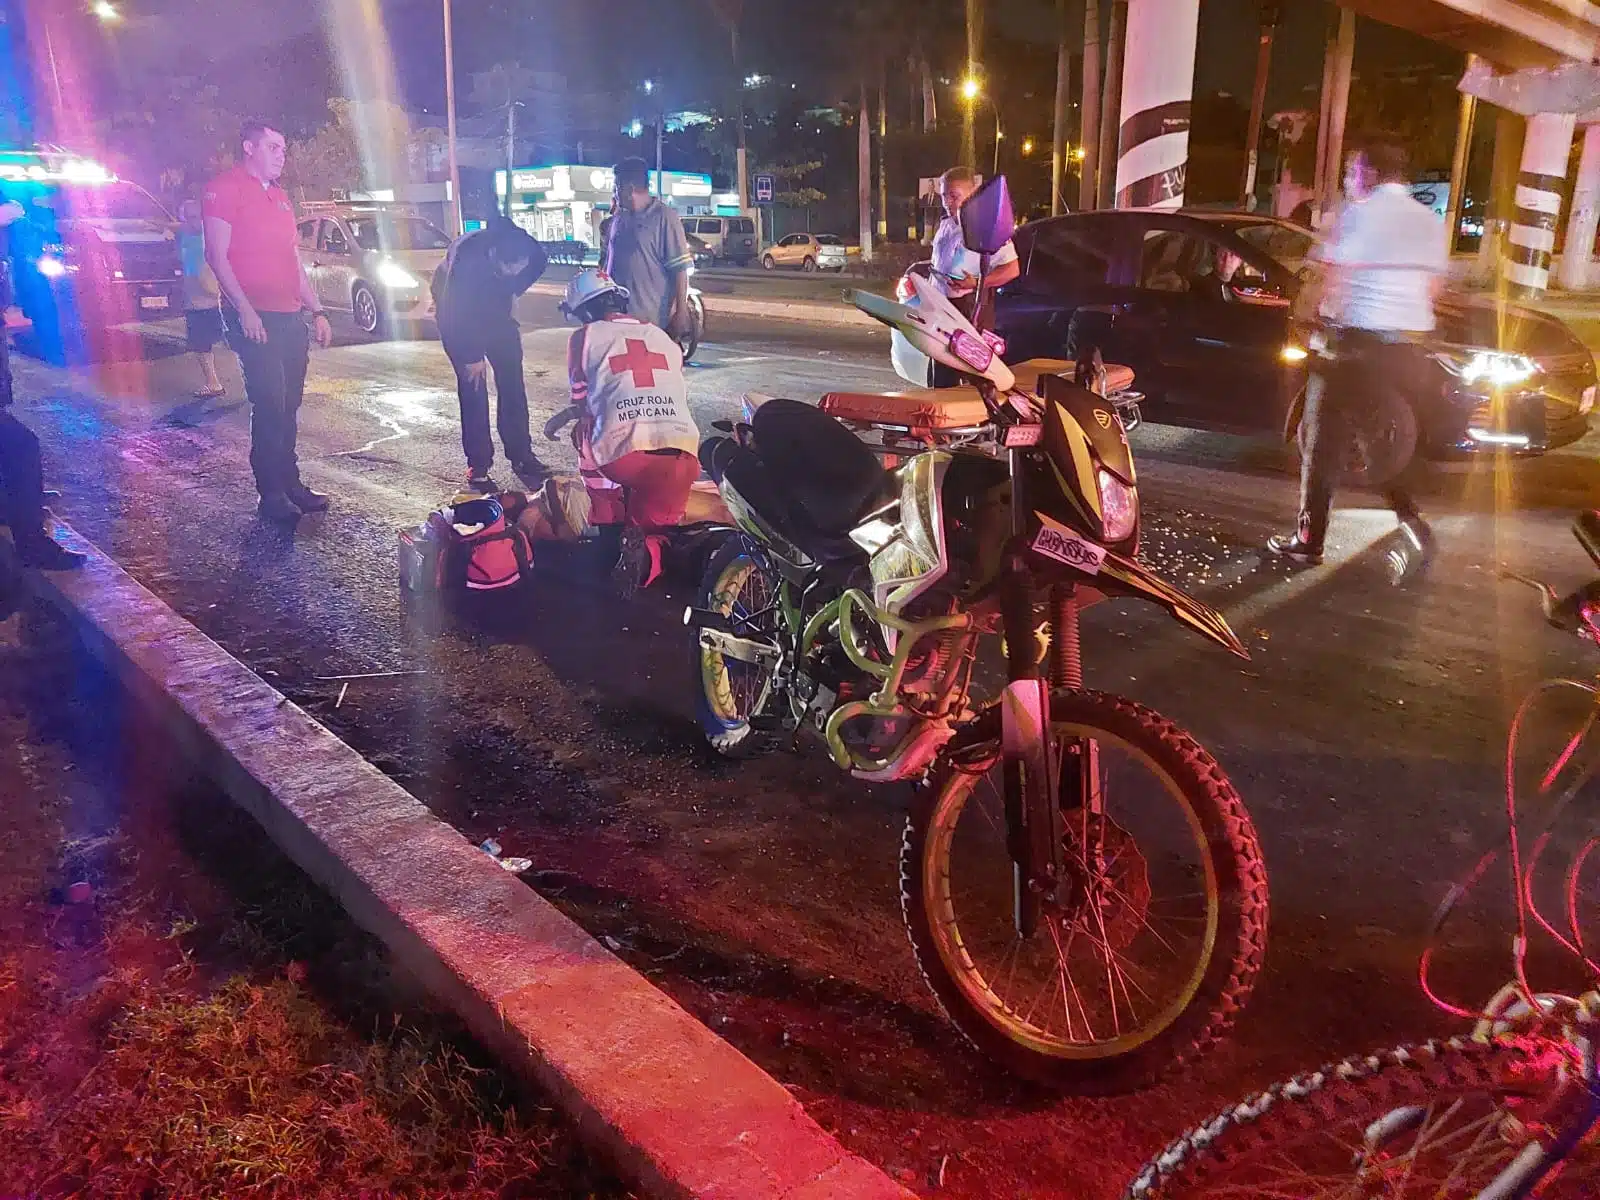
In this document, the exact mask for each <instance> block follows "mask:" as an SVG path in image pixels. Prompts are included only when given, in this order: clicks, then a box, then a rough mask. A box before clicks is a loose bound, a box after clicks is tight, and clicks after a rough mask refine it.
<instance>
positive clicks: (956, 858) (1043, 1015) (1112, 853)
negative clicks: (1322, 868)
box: [900, 690, 1267, 1093]
mask: <svg viewBox="0 0 1600 1200" xmlns="http://www.w3.org/2000/svg"><path fill="white" fill-rule="evenodd" d="M1050 720H1051V733H1052V736H1053V737H1055V738H1056V739H1057V744H1058V746H1062V747H1065V746H1070V745H1074V744H1078V743H1079V740H1080V739H1092V740H1093V741H1094V742H1095V743H1096V744H1097V746H1098V747H1099V753H1100V756H1101V757H1100V762H1101V773H1100V783H1101V789H1102V792H1103V795H1104V797H1105V806H1104V808H1103V809H1102V810H1101V813H1100V814H1099V815H1098V816H1093V817H1091V816H1089V815H1087V814H1085V813H1084V811H1083V810H1082V809H1076V810H1072V811H1065V812H1064V813H1063V815H1064V817H1065V825H1066V827H1067V828H1066V830H1065V831H1064V834H1065V837H1066V839H1067V842H1068V844H1067V846H1066V847H1065V858H1066V861H1067V863H1068V867H1069V874H1072V875H1074V876H1075V882H1073V883H1072V884H1071V885H1070V886H1069V885H1066V884H1064V885H1063V886H1061V887H1059V888H1058V889H1057V895H1056V897H1054V898H1053V899H1052V900H1051V901H1050V902H1049V903H1047V904H1045V905H1044V907H1043V911H1041V914H1040V919H1039V928H1038V929H1037V930H1036V932H1035V933H1034V934H1033V936H1032V937H1031V938H1030V939H1028V940H1026V941H1024V940H1023V939H1021V938H1019V937H1017V935H1016V932H1015V929H1014V928H1013V927H1012V926H1011V924H1010V920H1011V908H1010V905H1011V877H1010V866H1011V864H1010V860H1009V856H1008V855H1007V853H1006V849H1005V840H1006V835H1005V820H1004V812H1003V797H1002V794H1001V792H1000V790H999V789H998V788H994V789H993V795H994V797H995V799H997V800H999V801H1000V804H998V805H995V804H991V803H990V801H989V799H988V796H987V794H986V793H984V792H983V789H984V788H985V787H986V786H987V785H990V784H993V783H994V779H995V778H997V777H998V776H999V774H1000V771H1001V769H1002V768H1001V766H1000V759H999V753H1000V750H999V738H1000V719H999V713H998V709H991V710H990V711H989V712H987V713H985V714H984V716H982V717H980V718H979V722H978V724H977V725H976V726H975V727H974V728H973V729H972V730H971V731H970V732H967V733H964V734H958V735H957V739H956V741H955V742H953V743H952V747H959V748H958V749H956V750H955V753H954V754H953V755H951V756H948V757H947V758H946V759H945V760H942V761H941V764H940V765H939V767H938V768H937V769H936V773H935V775H934V777H933V779H932V780H931V781H930V784H929V785H928V786H927V787H926V788H924V789H922V791H921V792H920V793H919V795H918V798H917V800H916V802H915V804H914V806H913V809H912V812H911V815H910V817H909V818H908V820H907V822H906V828H905V838H904V841H903V843H902V846H901V853H900V883H901V910H902V914H903V916H904V918H905V924H906V932H907V933H908V935H909V936H910V938H911V946H912V950H913V951H914V953H915V955H916V959H917V964H918V966H919V967H920V968H921V970H922V974H923V977H924V979H926V981H927V983H928V986H929V987H930V988H931V989H932V990H933V993H934V995H935V997H936V998H937V999H938V1001H939V1004H940V1006H941V1007H942V1008H943V1009H944V1012H945V1014H946V1015H947V1016H948V1017H949V1018H950V1020H951V1022H952V1023H953V1024H954V1025H955V1026H956V1028H957V1029H959V1030H960V1031H961V1033H962V1034H963V1035H964V1036H965V1037H966V1039H967V1040H968V1041H969V1042H971V1043H972V1044H973V1046H974V1047H976V1048H977V1049H978V1051H979V1052H980V1053H982V1054H983V1055H985V1056H986V1057H988V1058H989V1059H991V1060H993V1061H994V1062H996V1063H997V1064H999V1065H1000V1066H1002V1067H1003V1068H1005V1069H1006V1070H1008V1071H1010V1072H1011V1073H1013V1074H1016V1075H1018V1076H1021V1077H1023V1078H1026V1079H1029V1080H1032V1081H1034V1082H1037V1083H1042V1084H1045V1085H1047V1086H1049V1087H1052V1088H1057V1089H1060V1090H1066V1091H1076V1092H1081V1093H1109V1092H1119V1091H1126V1090H1129V1089H1132V1088H1136V1087H1140V1086H1143V1085H1144V1084H1147V1083H1149V1082H1150V1081H1152V1080H1153V1079H1155V1078H1156V1077H1157V1076H1159V1075H1161V1074H1163V1073H1164V1072H1166V1071H1168V1070H1170V1069H1172V1068H1174V1067H1176V1066H1178V1065H1179V1064H1180V1063H1183V1062H1185V1061H1187V1060H1190V1059H1193V1058H1195V1057H1196V1056H1198V1055H1200V1054H1202V1053H1203V1052H1204V1051H1206V1050H1207V1049H1208V1048H1210V1047H1211V1046H1212V1045H1214V1044H1215V1043H1216V1042H1217V1041H1218V1040H1219V1039H1221V1037H1222V1036H1223V1035H1224V1034H1225V1032H1226V1031H1227V1029H1228V1027H1229V1026H1230V1025H1231V1024H1232V1022H1233V1020H1234V1018H1235V1016H1236V1015H1237V1014H1238V1012H1239V1010H1240V1009H1241V1008H1242V1007H1243V1005H1244V1003H1245V1001H1246V999H1247V998H1248V997H1249V995H1250V992H1251V989H1252V988H1253V987H1254V984H1255V979H1256V976H1257V974H1258V973H1259V971H1260V969H1261V963H1262V959H1263V957H1264V955H1265V951H1266V934H1267V875H1266V868H1265V867H1264V865H1263V864H1262V860H1261V849H1260V844H1259V842H1258V840H1257V838H1256V832H1255V828H1254V826H1253V825H1252V823H1251V821H1250V817H1249V815H1248V814H1247V813H1246V812H1245V808H1244V804H1243V802H1242V801H1241V800H1240V798H1239V794H1238V792H1236V791H1235V790H1234V788H1233V785H1232V784H1231V783H1229V782H1228V779H1227V777H1226V776H1225V775H1224V774H1223V772H1222V768H1221V767H1220V766H1218V765H1217V763H1216V761H1215V760H1214V759H1213V758H1212V757H1211V756H1210V755H1209V754H1207V753H1206V751H1205V750H1204V749H1203V748H1202V747H1201V746H1200V745H1199V744H1198V743H1197V742H1195V740H1194V739H1193V738H1192V737H1190V736H1189V735H1188V734H1187V733H1185V732H1184V731H1183V730H1181V729H1180V728H1178V727H1177V726H1176V725H1174V724H1173V723H1172V722H1171V721H1168V720H1167V719H1166V718H1164V717H1162V716H1160V715H1158V714H1157V713H1154V712H1152V711H1151V710H1149V709H1147V708H1144V707H1143V706H1141V705H1138V704H1135V703H1133V702H1132V701H1130V700H1125V699H1123V698H1121V697H1119V696H1112V695H1107V694H1104V693H1100V692H1083V691H1065V690H1064V691H1059V692H1056V693H1055V694H1054V695H1053V696H1052V697H1051V701H1050ZM1112 754H1118V755H1121V756H1123V757H1125V758H1126V759H1127V760H1128V761H1129V762H1131V763H1132V764H1133V765H1134V766H1135V767H1136V768H1138V769H1139V771H1140V772H1142V774H1143V775H1144V776H1146V777H1150V778H1153V779H1154V780H1155V781H1156V782H1157V783H1158V784H1159V785H1160V786H1159V787H1158V788H1157V789H1156V795H1157V797H1158V807H1159V815H1158V818H1157V820H1156V822H1154V823H1150V824H1146V823H1142V822H1141V823H1139V824H1138V825H1137V826H1135V827H1132V828H1130V827H1129V826H1130V825H1131V824H1132V823H1131V822H1129V821H1128V820H1127V818H1126V817H1122V818H1121V820H1122V822H1123V823H1119V813H1118V810H1117V809H1116V807H1115V806H1116V804H1117V796H1118V793H1119V792H1120V791H1121V790H1122V789H1120V788H1119V787H1118V786H1108V778H1107V777H1108V774H1109V770H1110V768H1109V767H1107V766H1106V765H1105V764H1106V762H1107V761H1109V756H1110V755H1112ZM1061 757H1062V759H1063V761H1065V757H1064V755H1063V756H1061ZM952 758H953V759H954V760H956V761H955V762H952V761H951V759H952ZM958 763H959V764H960V765H957V764H958ZM973 764H976V765H973ZM969 801H971V803H969ZM991 809H993V811H991ZM975 813H976V814H978V815H973V814H975ZM964 815H967V816H969V817H970V818H971V819H969V820H968V821H967V822H966V823H965V825H963V823H962V820H961V818H962V817H963V816H964ZM980 817H987V821H986V822H985V821H982V820H981V819H980ZM1075 830H1081V831H1082V832H1081V833H1075V832H1074V831H1075ZM958 833H959V834H960V835H961V840H960V842H959V843H958V841H957V837H958ZM969 839H977V840H978V841H979V842H980V843H983V846H982V849H981V850H979V851H977V852H976V853H974V854H973V856H972V857H973V861H974V863H975V864H976V866H975V869H974V870H972V871H971V872H968V871H967V870H966V868H965V867H963V866H960V865H959V864H961V863H964V862H965V861H967V855H968V851H967V850H965V849H960V850H959V851H958V845H959V846H960V847H965V846H966V845H967V842H968V840H969ZM1174 843H1181V844H1180V845H1178V846H1177V847H1176V849H1177V850H1178V851H1184V852H1186V853H1187V854H1188V855H1189V856H1191V857H1192V859H1193V861H1192V862H1187V863H1183V862H1179V861H1178V854H1177V853H1175V852H1174ZM1157 876H1159V877H1160V878H1161V880H1162V881H1163V882H1164V881H1165V880H1166V879H1167V878H1171V879H1172V880H1173V881H1174V882H1176V883H1177V884H1178V885H1179V888H1180V889H1187V890H1179V891H1174V892H1172V893H1171V894H1168V893H1166V892H1161V893H1159V894H1158V891H1157V888H1156V886H1154V884H1155V882H1156V878H1157ZM979 878H982V879H984V880H986V881H987V884H988V886H987V887H978V886H975V883H974V881H975V880H977V879H979ZM1191 897H1192V898H1193V899H1194V901H1195V903H1194V904H1193V905H1192V906H1191V907H1193V908H1195V909H1196V912H1195V913H1193V914H1191V915H1178V914H1170V913H1169V912H1168V910H1167V908H1166V906H1167V905H1171V904H1174V903H1176V902H1178V901H1187V900H1189V899H1190V898H1191ZM1163 931H1165V932H1163ZM1169 935H1170V940H1169ZM1186 939H1187V940H1192V941H1194V943H1195V946H1194V948H1193V950H1192V952H1191V953H1189V954H1188V955H1180V953H1179V952H1178V951H1177V950H1175V949H1174V948H1173V946H1172V943H1173V942H1179V941H1183V940H1186ZM991 948H995V951H994V953H995V956H997V957H998V962H997V963H994V964H990V963H989V961H988V959H989V958H990V957H991V955H990V953H989V952H990V949H991ZM1075 949H1077V950H1078V951H1079V955H1080V958H1083V959H1087V960H1088V962H1087V968H1086V969H1084V970H1081V971H1080V970H1077V969H1075V968H1074V967H1073V966H1072V960H1073V951H1074V950H1075ZM1163 951H1165V952H1163ZM1052 952H1053V953H1052ZM1085 952H1086V953H1085ZM1169 958H1171V959H1173V960H1175V961H1172V962H1168V961H1167V959H1169ZM1191 958H1192V961H1189V960H1190V959H1191ZM1146 959H1148V960H1149V961H1145V960H1146ZM1019 972H1020V976H1021V978H1020V980H1019ZM1030 977H1032V978H1030ZM1158 977H1160V978H1161V979H1163V982H1159V983H1158V982H1157V978H1158ZM1035 980H1038V981H1041V982H1037V983H1035V982H1034V981H1035ZM1080 980H1082V981H1083V982H1082V985H1081V986H1080ZM1019 983H1020V987H1019V988H1017V989H1016V990H1013V987H1014V985H1018V984H1019ZM1102 983H1103V984H1104V990H1105V992H1106V998H1107V1003H1108V1004H1109V1008H1110V1018H1109V1022H1110V1025H1109V1028H1108V1027H1107V1025H1106V1021H1105V1018H1104V1013H1103V1012H1102V1011H1101V1010H1102V1008H1103V1007H1104V1006H1102V1005H1100V1004H1098V1003H1097V1004H1096V1005H1095V1009H1096V1012H1097V1013H1099V1014H1100V1015H1098V1016H1097V1015H1095V1014H1094V1013H1091V1011H1090V1005H1089V999H1095V1000H1098V998H1099V997H1098V996H1097V995H1094V994H1091V989H1096V990H1098V989H1099V988H1100V987H1101V984H1102ZM1146 983H1148V984H1150V988H1146V987H1145V984H1146ZM1151 989H1160V990H1159V991H1158V993H1157V995H1155V996H1152V995H1151V994H1150V990H1151ZM1002 990H1003V991H1004V993H1005V994H1002ZM1169 990H1170V993H1171V994H1170V996H1168V995H1167V992H1168V991H1169ZM1135 992H1137V993H1138V1000H1136V997H1135ZM1119 993H1120V999H1119ZM1086 996H1087V997H1088V998H1087V999H1086ZM1139 1001H1143V1002H1146V1003H1148V1005H1149V1008H1150V1010H1151V1011H1150V1012H1149V1014H1148V1016H1146V1017H1139V1016H1138V1010H1139V1007H1140V1003H1139ZM1074 1002H1076V1005H1077V1008H1078V1013H1077V1017H1076V1019H1075V1017H1074V1013H1073V1004H1074ZM1041 1003H1042V1004H1043V1009H1042V1011H1041V1008H1040V1006H1041ZM1124 1007H1125V1008H1126V1009H1127V1012H1128V1015H1129V1017H1130V1018H1137V1019H1134V1020H1130V1023H1129V1026H1128V1027H1127V1028H1124V1026H1123V1022H1122V1019H1121V1009H1122V1008H1124ZM1057 1009H1059V1010H1060V1012H1059V1013H1058V1012H1057V1011H1056V1010H1057Z"/></svg>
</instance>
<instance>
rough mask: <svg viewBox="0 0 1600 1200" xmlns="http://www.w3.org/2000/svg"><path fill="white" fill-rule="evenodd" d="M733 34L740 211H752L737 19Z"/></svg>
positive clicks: (742, 75)
mask: <svg viewBox="0 0 1600 1200" xmlns="http://www.w3.org/2000/svg"><path fill="white" fill-rule="evenodd" d="M732 34H733V74H734V83H735V85H736V86H737V87H738V89H739V152H738V155H737V158H738V167H739V211H740V212H741V213H746V212H749V211H750V154H749V148H748V147H747V146H746V145H745V138H744V67H743V64H742V63H740V61H739V23H738V20H737V18H736V19H735V20H734V22H733V25H732Z"/></svg>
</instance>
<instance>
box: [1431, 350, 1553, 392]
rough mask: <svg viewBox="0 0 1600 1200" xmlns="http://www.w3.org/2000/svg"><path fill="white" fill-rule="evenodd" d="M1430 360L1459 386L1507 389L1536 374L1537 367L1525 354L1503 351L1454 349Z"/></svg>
mask: <svg viewBox="0 0 1600 1200" xmlns="http://www.w3.org/2000/svg"><path fill="white" fill-rule="evenodd" d="M1433 360H1434V361H1435V362H1437V363H1438V364H1439V365H1440V366H1442V367H1443V368H1444V369H1445V370H1446V371H1449V372H1450V374H1452V375H1454V376H1455V377H1456V378H1457V379H1459V380H1461V382H1462V383H1465V384H1468V385H1469V386H1470V385H1472V384H1475V383H1486V384H1488V385H1489V386H1490V387H1509V386H1510V385H1511V384H1514V383H1522V382H1523V381H1524V380H1527V379H1531V378H1533V376H1534V375H1536V374H1538V371H1539V364H1538V363H1536V362H1534V361H1533V360H1532V359H1531V358H1529V357H1528V356H1527V355H1525V354H1509V353H1507V352H1505V351H1503V350H1473V349H1471V348H1454V349H1450V350H1439V351H1437V352H1435V353H1434V355H1433Z"/></svg>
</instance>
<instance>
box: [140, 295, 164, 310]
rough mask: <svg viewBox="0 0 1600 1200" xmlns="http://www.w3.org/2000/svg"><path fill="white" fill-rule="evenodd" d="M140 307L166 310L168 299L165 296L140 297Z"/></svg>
mask: <svg viewBox="0 0 1600 1200" xmlns="http://www.w3.org/2000/svg"><path fill="white" fill-rule="evenodd" d="M139 307H140V308H166V307H167V298H166V297H165V296H140V297H139Z"/></svg>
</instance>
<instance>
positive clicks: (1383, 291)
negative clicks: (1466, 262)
mask: <svg viewBox="0 0 1600 1200" xmlns="http://www.w3.org/2000/svg"><path fill="white" fill-rule="evenodd" d="M1317 257H1319V258H1320V259H1322V261H1324V262H1326V263H1328V264H1329V269H1328V283H1327V290H1326V292H1325V293H1324V295H1323V299H1322V315H1323V316H1324V317H1326V318H1327V319H1328V320H1330V321H1333V322H1334V323H1335V324H1338V325H1343V326H1346V327H1348V328H1352V329H1371V330H1378V331H1391V332H1396V331H1404V332H1413V333H1426V332H1428V331H1430V330H1432V329H1433V282H1434V279H1435V278H1436V277H1437V276H1439V275H1442V274H1443V273H1444V272H1445V271H1446V270H1447V269H1448V268H1449V264H1450V255H1449V249H1448V247H1447V245H1446V239H1445V229H1444V222H1443V221H1442V220H1440V219H1439V216H1438V214H1437V213H1435V212H1434V211H1433V210H1432V209H1431V208H1428V207H1427V206H1426V205H1423V204H1420V203H1418V202H1417V201H1416V200H1415V199H1413V198H1412V195H1411V193H1410V191H1409V190H1408V189H1407V188H1406V186H1405V185H1404V184H1400V183H1385V184H1382V185H1380V186H1379V187H1377V188H1375V189H1374V190H1373V192H1372V194H1371V195H1369V196H1368V197H1367V198H1366V199H1365V200H1360V201H1351V202H1350V203H1348V204H1346V205H1345V206H1344V208H1343V210H1342V211H1341V212H1340V213H1339V217H1338V220H1337V221H1335V223H1334V227H1333V232H1332V234H1331V235H1330V236H1329V238H1328V240H1327V242H1325V243H1324V244H1323V245H1322V247H1321V248H1320V249H1319V251H1318V254H1317Z"/></svg>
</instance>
